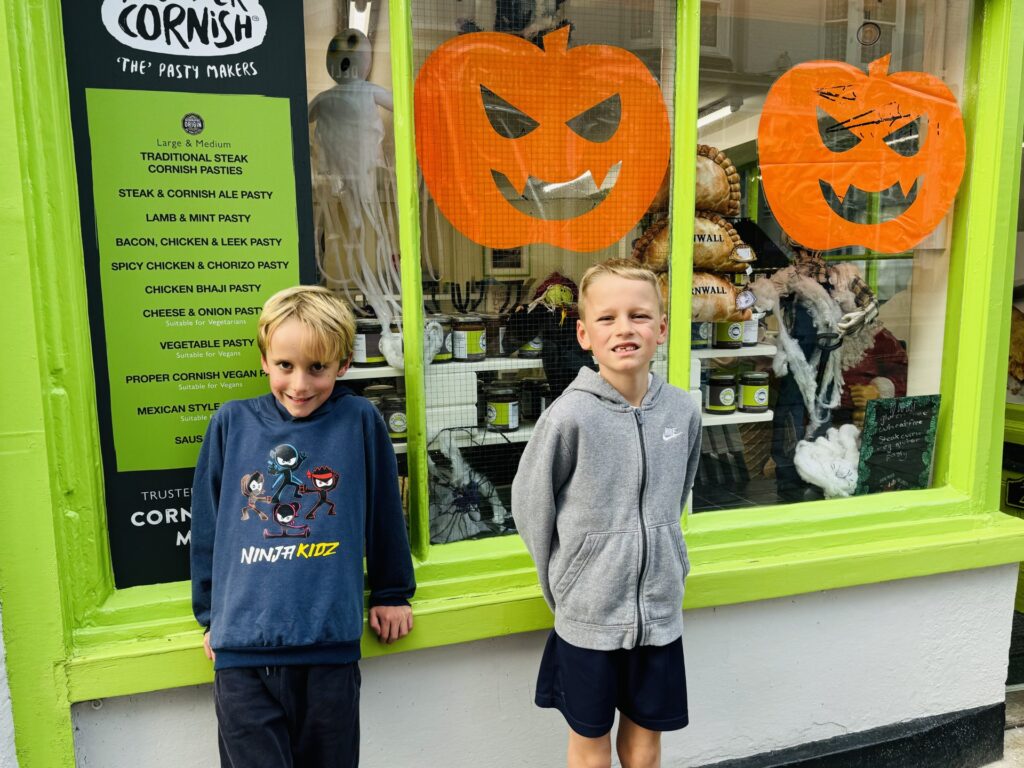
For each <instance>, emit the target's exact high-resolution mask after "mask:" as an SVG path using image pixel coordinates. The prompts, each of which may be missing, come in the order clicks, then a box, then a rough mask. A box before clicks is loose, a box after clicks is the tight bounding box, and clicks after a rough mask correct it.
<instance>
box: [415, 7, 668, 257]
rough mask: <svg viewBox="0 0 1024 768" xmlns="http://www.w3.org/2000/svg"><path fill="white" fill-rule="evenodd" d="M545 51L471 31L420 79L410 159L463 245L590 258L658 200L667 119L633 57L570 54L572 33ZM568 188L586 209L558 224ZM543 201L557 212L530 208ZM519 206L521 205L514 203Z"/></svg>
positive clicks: (440, 51) (591, 50)
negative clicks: (542, 246) (543, 247)
mask: <svg viewBox="0 0 1024 768" xmlns="http://www.w3.org/2000/svg"><path fill="white" fill-rule="evenodd" d="M543 42H544V47H543V48H540V47H538V46H536V45H534V44H533V43H530V42H528V41H526V40H523V39H522V38H519V37H516V36H514V35H509V34H504V33H496V32H475V33H472V34H466V35H461V36H459V37H455V38H452V39H451V40H448V41H447V42H445V43H444V44H442V45H441V46H439V47H438V48H437V49H436V50H435V51H434V52H433V53H431V54H430V56H429V57H428V58H427V60H426V61H425V62H424V64H423V67H422V68H421V69H420V72H419V75H418V76H417V78H416V90H415V119H416V153H417V156H418V158H419V163H420V168H421V169H422V172H423V178H424V181H425V182H426V184H427V188H428V189H429V190H430V194H431V195H432V196H433V198H434V200H435V201H436V203H437V205H438V207H439V208H440V209H441V211H442V212H443V213H444V215H445V216H446V217H447V218H448V220H449V221H450V222H451V223H452V225H453V226H454V227H455V228H456V229H458V230H459V231H460V232H462V233H463V234H464V235H466V236H467V237H468V238H469V239H470V240H472V241H474V242H476V243H479V244H481V245H485V246H488V247H491V248H514V247H516V246H520V245H527V244H530V243H541V242H542V243H549V244H551V245H554V246H557V247H559V248H564V249H567V250H571V251H595V250H598V249H601V248H605V247H607V246H609V245H612V244H613V243H616V242H618V241H619V240H620V239H621V238H622V237H624V236H625V235H626V234H627V233H628V232H629V231H630V230H631V229H632V228H633V227H634V226H636V223H637V222H638V221H639V220H640V218H641V216H643V215H644V212H645V211H646V210H647V208H648V206H649V205H650V204H651V201H652V200H653V199H654V196H655V194H656V193H657V191H658V186H659V185H660V184H661V180H662V177H663V176H664V175H665V171H666V169H667V167H668V160H669V146H670V138H669V137H670V134H669V123H668V113H667V111H666V109H665V103H664V101H663V99H662V95H661V88H660V87H659V85H658V82H657V81H656V80H655V79H654V77H653V76H652V75H651V73H650V71H649V70H648V69H647V67H646V66H645V65H644V64H643V62H642V61H641V60H640V59H639V58H637V57H636V56H634V55H633V54H632V53H630V52H629V51H627V50H625V49H623V48H617V47H613V46H609V45H581V46H578V47H575V48H571V49H570V48H568V42H569V28H568V27H562V28H561V29H558V30H555V31H553V32H551V33H549V34H548V35H546V36H545V37H544V40H543ZM588 174H589V176H588ZM560 188H561V190H562V192H561V193H560V192H559V189H560ZM566 189H571V190H573V194H574V195H575V196H577V197H580V198H582V199H583V200H584V203H585V205H586V206H587V207H588V208H589V209H588V210H586V211H584V212H582V213H578V215H575V212H574V213H573V214H570V215H569V216H566V217H564V218H559V216H560V215H561V214H562V211H561V206H560V205H559V204H558V202H557V198H558V197H559V195H560V194H561V195H563V196H564V195H565V190H566ZM546 194H550V195H551V198H549V199H554V200H555V202H554V203H548V204H544V201H543V200H541V201H540V203H539V204H538V203H537V201H536V199H537V198H538V197H539V196H541V195H546ZM519 199H522V200H526V201H527V203H526V204H516V205H514V204H513V202H511V200H517V201H518V200H519ZM530 203H533V207H535V208H536V210H535V211H534V210H531V204H530ZM521 208H524V209H525V210H520V209H521ZM545 216H546V217H547V218H544V217H545Z"/></svg>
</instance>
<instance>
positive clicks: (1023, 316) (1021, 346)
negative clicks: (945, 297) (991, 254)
mask: <svg viewBox="0 0 1024 768" xmlns="http://www.w3.org/2000/svg"><path fill="white" fill-rule="evenodd" d="M1021 148H1022V149H1024V143H1022V145H1021ZM1021 191H1022V193H1024V170H1022V171H1021ZM1019 205H1020V210H1019V212H1018V214H1017V239H1016V243H1015V245H1016V254H1017V256H1016V263H1015V267H1014V271H1013V308H1012V309H1011V310H1010V355H1009V371H1008V376H1007V380H1006V402H1007V404H1008V405H1009V406H1010V408H1009V409H1008V412H1007V421H1008V422H1010V425H1011V427H1017V425H1018V424H1019V423H1020V421H1022V420H1024V419H1022V414H1024V194H1021V197H1020V203H1019ZM1018 428H1019V427H1018ZM1012 440H1013V442H1015V443H1020V442H1021V439H1020V437H1019V436H1016V435H1014V436H1012ZM1020 503H1021V504H1022V505H1024V499H1022V500H1020Z"/></svg>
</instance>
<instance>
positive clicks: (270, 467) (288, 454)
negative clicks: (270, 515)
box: [267, 443, 306, 504]
mask: <svg viewBox="0 0 1024 768" xmlns="http://www.w3.org/2000/svg"><path fill="white" fill-rule="evenodd" d="M305 460H306V454H304V453H302V452H301V451H297V450H296V449H295V446H292V445H288V444H287V443H283V444H281V445H279V446H277V447H276V448H275V449H274V450H272V451H271V452H270V458H269V459H268V460H267V472H268V473H269V474H271V475H274V476H275V479H274V488H275V489H276V490H275V491H274V496H273V498H272V499H271V501H273V502H274V503H275V504H277V503H278V502H279V501H280V500H281V493H282V492H283V491H284V489H285V488H287V487H288V486H289V485H290V486H292V488H294V489H295V490H293V491H292V498H293V499H295V498H298V495H299V488H301V487H302V483H300V482H299V481H298V480H296V479H295V474H294V473H295V472H296V471H297V470H298V468H299V465H301V464H302V462H304V461H305Z"/></svg>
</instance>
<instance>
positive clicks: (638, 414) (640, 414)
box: [633, 408, 644, 424]
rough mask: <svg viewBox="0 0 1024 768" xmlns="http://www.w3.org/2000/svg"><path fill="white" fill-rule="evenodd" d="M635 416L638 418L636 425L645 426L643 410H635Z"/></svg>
mask: <svg viewBox="0 0 1024 768" xmlns="http://www.w3.org/2000/svg"><path fill="white" fill-rule="evenodd" d="M633 415H634V416H636V423H637V424H643V423H644V412H643V409H642V408H634V409H633Z"/></svg>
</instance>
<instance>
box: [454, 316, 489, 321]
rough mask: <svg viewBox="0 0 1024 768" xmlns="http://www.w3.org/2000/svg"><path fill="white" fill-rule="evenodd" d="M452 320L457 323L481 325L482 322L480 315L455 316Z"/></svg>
mask: <svg viewBox="0 0 1024 768" xmlns="http://www.w3.org/2000/svg"><path fill="white" fill-rule="evenodd" d="M453 319H454V320H455V322H457V323H482V322H483V321H484V319H483V318H482V317H480V315H455V317H454V318H453Z"/></svg>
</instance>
